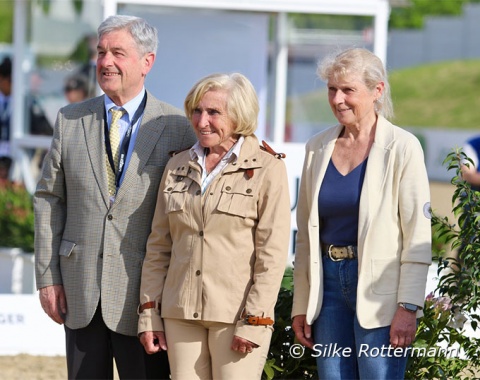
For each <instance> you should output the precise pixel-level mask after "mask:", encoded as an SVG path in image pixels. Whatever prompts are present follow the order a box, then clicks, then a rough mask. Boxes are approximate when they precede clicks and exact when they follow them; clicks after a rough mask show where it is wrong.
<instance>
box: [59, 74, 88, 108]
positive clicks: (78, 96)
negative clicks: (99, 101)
mask: <svg viewBox="0 0 480 380" xmlns="http://www.w3.org/2000/svg"><path fill="white" fill-rule="evenodd" d="M63 93H64V95H65V98H66V99H67V101H68V102H69V103H77V102H81V101H83V100H85V99H87V98H88V97H89V96H88V81H87V78H86V77H85V76H83V75H71V76H69V77H68V78H67V79H66V81H65V86H64V87H63Z"/></svg>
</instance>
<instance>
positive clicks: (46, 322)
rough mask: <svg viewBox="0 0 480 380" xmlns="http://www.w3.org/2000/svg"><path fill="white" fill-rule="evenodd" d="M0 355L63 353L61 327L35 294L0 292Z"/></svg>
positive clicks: (63, 334)
mask: <svg viewBox="0 0 480 380" xmlns="http://www.w3.org/2000/svg"><path fill="white" fill-rule="evenodd" d="M0 337H1V338H0V355H17V354H29V355H42V356H51V355H65V330H64V328H63V326H60V325H58V324H56V323H55V322H53V321H52V320H51V319H50V318H49V317H48V316H47V314H45V312H44V311H43V309H42V307H41V306H40V300H39V298H38V294H0Z"/></svg>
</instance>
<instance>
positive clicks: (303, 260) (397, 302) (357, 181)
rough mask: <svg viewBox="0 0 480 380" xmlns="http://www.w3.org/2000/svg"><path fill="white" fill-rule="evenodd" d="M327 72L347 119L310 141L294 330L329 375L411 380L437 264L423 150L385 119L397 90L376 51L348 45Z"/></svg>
mask: <svg viewBox="0 0 480 380" xmlns="http://www.w3.org/2000/svg"><path fill="white" fill-rule="evenodd" d="M317 73H318V75H319V76H320V77H321V78H322V79H323V80H325V81H326V82H327V87H328V99H329V103H330V106H331V109H332V111H333V113H334V115H335V117H336V118H337V120H338V122H339V124H338V125H337V126H335V127H332V128H330V129H328V130H326V131H323V132H321V133H319V134H317V135H316V136H314V137H313V138H311V139H310V140H309V141H308V143H307V145H306V154H305V162H304V167H303V173H302V179H301V184H300V196H299V205H298V209H297V226H298V236H297V244H296V253H295V255H296V256H295V270H294V280H295V287H294V289H295V291H294V302H293V310H292V317H293V329H294V331H295V334H296V337H297V338H298V340H299V341H300V342H301V343H302V344H304V345H305V346H308V347H310V348H312V349H314V352H315V356H316V357H317V367H318V373H319V377H320V378H321V379H322V378H323V379H358V378H360V379H367V378H374V379H403V378H404V372H405V367H406V362H407V358H408V355H409V346H410V344H411V343H412V342H413V340H414V338H415V331H416V318H418V317H420V316H421V315H422V306H423V304H424V295H425V286H426V281H427V273H428V266H429V265H430V263H431V225H430V203H429V199H430V191H429V183H428V177H427V172H426V168H425V164H424V157H423V151H422V148H421V146H420V143H419V141H418V140H417V139H416V138H415V137H414V136H413V135H412V134H411V133H409V132H407V131H405V130H403V129H401V128H399V127H396V126H394V125H392V124H391V123H390V122H389V121H387V118H389V117H391V116H392V115H393V107H392V101H391V98H390V89H389V84H388V81H387V75H386V72H385V69H384V66H383V64H382V62H381V60H380V59H379V58H378V57H377V56H375V55H374V54H373V53H371V52H370V51H368V50H366V49H358V48H355V49H348V50H346V51H343V52H341V53H340V54H338V55H332V56H330V57H327V58H326V59H324V60H323V61H322V62H321V63H320V65H319V67H318V71H317Z"/></svg>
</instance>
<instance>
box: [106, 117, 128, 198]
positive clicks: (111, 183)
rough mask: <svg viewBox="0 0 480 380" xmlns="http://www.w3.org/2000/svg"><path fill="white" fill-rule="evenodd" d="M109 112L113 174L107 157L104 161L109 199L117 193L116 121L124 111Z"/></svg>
mask: <svg viewBox="0 0 480 380" xmlns="http://www.w3.org/2000/svg"><path fill="white" fill-rule="evenodd" d="M110 112H111V113H112V120H111V122H110V132H109V138H110V147H111V149H112V158H113V163H114V165H115V172H114V171H113V170H112V167H111V165H110V162H108V155H107V157H106V159H107V174H108V193H109V194H110V196H111V197H113V196H114V195H115V192H116V191H117V185H116V181H115V173H116V172H117V171H118V154H119V152H120V127H119V124H118V121H119V120H120V118H121V117H122V116H123V114H124V113H125V110H123V109H120V110H115V109H113V108H110Z"/></svg>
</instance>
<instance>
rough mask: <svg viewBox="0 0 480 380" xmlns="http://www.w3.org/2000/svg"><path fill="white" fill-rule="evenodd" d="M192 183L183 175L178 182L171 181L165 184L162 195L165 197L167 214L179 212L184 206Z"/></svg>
mask: <svg viewBox="0 0 480 380" xmlns="http://www.w3.org/2000/svg"><path fill="white" fill-rule="evenodd" d="M191 184H192V180H191V179H190V178H187V177H184V178H182V180H180V181H178V182H171V183H168V184H167V185H166V186H165V189H164V190H163V195H164V196H165V197H166V200H167V201H166V210H165V212H166V213H167V214H170V213H173V212H181V211H183V209H184V208H185V202H186V200H187V197H188V196H189V192H188V189H189V188H190V186H191Z"/></svg>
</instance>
